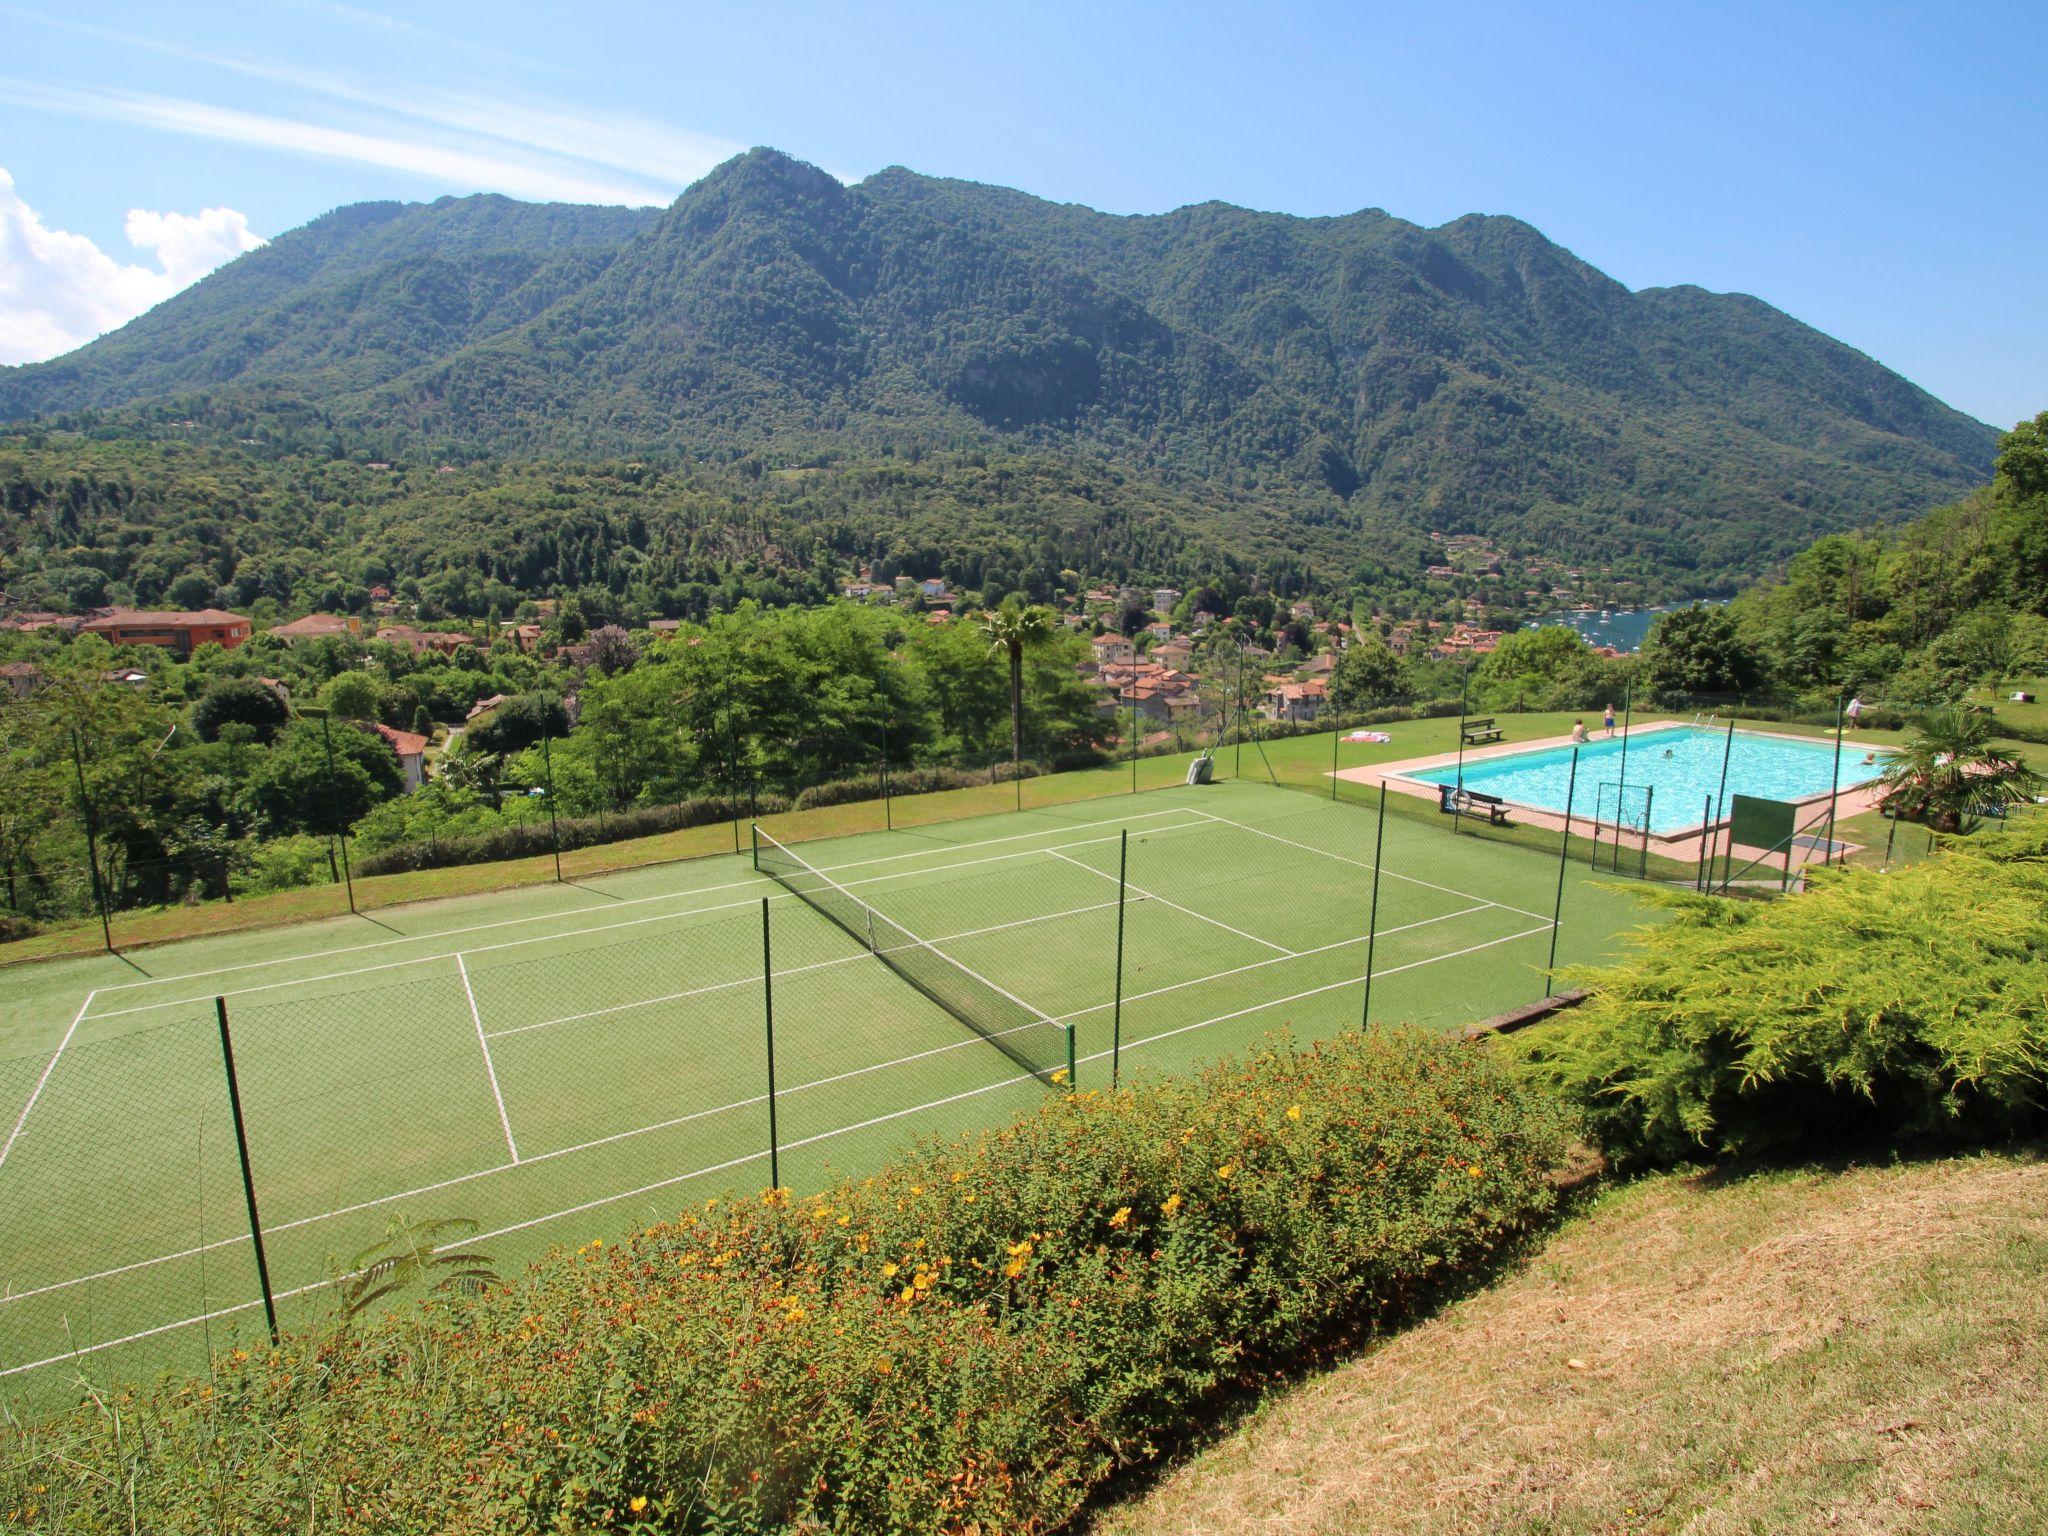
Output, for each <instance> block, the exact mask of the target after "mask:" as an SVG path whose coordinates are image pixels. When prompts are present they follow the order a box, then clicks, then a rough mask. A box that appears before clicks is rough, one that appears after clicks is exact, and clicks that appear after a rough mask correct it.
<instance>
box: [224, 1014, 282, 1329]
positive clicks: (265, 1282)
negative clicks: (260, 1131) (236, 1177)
mask: <svg viewBox="0 0 2048 1536" xmlns="http://www.w3.org/2000/svg"><path fill="white" fill-rule="evenodd" d="M213 1016H214V1018H215V1019H216V1020H217V1021H218V1022H219V1024H220V1059H221V1066H222V1067H223V1068H224V1069H225V1070H226V1072H227V1077H228V1113H229V1116H230V1118H232V1120H233V1121H234V1126H235V1151H236V1153H237V1155H238V1156H239V1157H240V1158H241V1161H242V1199H243V1201H244V1202H245V1203H246V1204H247V1206H248V1208H249V1241H250V1243H251V1244H253V1245H254V1247H255V1250H256V1283H257V1285H258V1286H259V1287H261V1289H262V1291H263V1320H264V1322H265V1323H267V1324H268V1325H269V1327H270V1343H271V1347H272V1348H273V1349H274V1348H276V1346H277V1342H278V1335H277V1298H276V1297H275V1296H274V1295H273V1294H272V1293H271V1289H270V1259H269V1257H268V1255H266V1254H265V1253H264V1251H263V1220H262V1218H261V1217H259V1216H258V1215H257V1214H256V1176H255V1174H254V1173H253V1172H251V1171H250V1168H249V1132H248V1129H247V1127H246V1126H244V1124H243V1123H242V1084H241V1079H240V1078H239V1077H238V1076H237V1075H236V1073H235V1043H234V1038H233V1036H232V1035H230V1034H229V1033H228V1000H227V999H226V998H224V997H215V998H214V1000H213Z"/></svg>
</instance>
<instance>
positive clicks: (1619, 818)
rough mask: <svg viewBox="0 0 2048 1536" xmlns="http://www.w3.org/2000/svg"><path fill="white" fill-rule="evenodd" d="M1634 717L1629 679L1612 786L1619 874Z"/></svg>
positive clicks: (1632, 683) (1633, 689)
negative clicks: (1616, 777) (1616, 778)
mask: <svg viewBox="0 0 2048 1536" xmlns="http://www.w3.org/2000/svg"><path fill="white" fill-rule="evenodd" d="M1635 717H1636V680H1635V679H1634V678H1630V679H1629V680H1628V687H1627V689H1626V690H1625V691H1624V692H1623V693H1622V696H1621V766H1620V768H1619V769H1618V770H1617V771H1618V772H1619V774H1620V776H1621V782H1619V783H1618V784H1616V785H1615V786H1614V869H1615V873H1617V874H1619V873H1620V872H1621V829H1622V827H1623V826H1625V825H1626V824H1627V820H1626V818H1627V816H1628V809H1627V807H1628V730H1629V726H1630V724H1631V723H1633V721H1634V720H1635Z"/></svg>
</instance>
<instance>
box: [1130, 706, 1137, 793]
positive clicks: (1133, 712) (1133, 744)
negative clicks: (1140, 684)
mask: <svg viewBox="0 0 2048 1536" xmlns="http://www.w3.org/2000/svg"><path fill="white" fill-rule="evenodd" d="M1137 792H1138V689H1137V685H1136V684H1133V685H1132V687H1131V793H1132V794H1134V795H1135V794H1136V793H1137Z"/></svg>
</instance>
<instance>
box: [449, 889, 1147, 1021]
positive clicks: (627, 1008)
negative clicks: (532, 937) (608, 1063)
mask: <svg viewBox="0 0 2048 1536" xmlns="http://www.w3.org/2000/svg"><path fill="white" fill-rule="evenodd" d="M1115 905H1116V903H1115V902H1113V901H1098V902H1096V903H1095V904H1094V905H1093V906H1090V907H1068V908H1066V909H1065V910H1063V911H1059V912H1041V913H1039V914H1038V915H1037V916H1035V917H1019V918H1014V919H1012V920H1011V921H1009V922H1007V923H991V924H990V925H989V926H988V927H986V928H969V929H967V930H965V931H964V932H961V933H949V934H944V935H942V936H941V937H939V938H936V939H933V940H932V943H934V944H952V943H956V942H957V941H959V940H961V939H979V938H983V937H985V936H986V935H988V934H991V933H1006V932H1008V931H1009V930H1010V929H1012V928H1028V927H1030V926H1031V925H1032V924H1034V923H1056V922H1059V921H1060V920H1062V919H1063V918H1069V917H1081V916H1084V915H1085V914H1087V913H1090V912H1102V911H1106V910H1107V909H1108V908H1110V907H1113V906H1115ZM869 958H871V956H870V955H869V954H868V953H867V952H865V951H863V952H861V953H859V954H852V955H835V956H833V958H831V959H830V960H813V961H811V962H810V963H808V964H806V965H792V966H790V967H788V968H787V969H785V970H780V971H776V972H775V973H774V974H773V976H772V978H771V979H773V980H776V981H780V980H782V979H783V978H784V977H785V976H801V975H803V974H805V973H806V972H808V971H823V970H829V969H831V968H832V967H833V966H838V965H857V964H859V963H860V962H861V961H863V960H866V959H869ZM760 982H761V978H760V977H758V976H737V977H734V978H733V979H732V980H731V981H714V982H708V983H706V984H705V985H704V986H701V987H688V988H685V989H684V990H683V991H681V992H668V993H664V994H663V995H662V996H660V997H642V998H636V999H635V1000H634V1001H632V1002H630V1003H614V1004H613V1005H612V1006H611V1007H609V1008H593V1009H591V1010H590V1011H589V1012H587V1013H565V1014H563V1015H562V1017H560V1018H559V1019H542V1020H541V1021H540V1022H539V1023H537V1024H515V1025H513V1026H512V1027H511V1028H510V1029H494V1030H491V1031H490V1032H489V1033H488V1034H487V1035H486V1036H485V1038H486V1039H489V1040H502V1039H504V1038H505V1037H506V1036H507V1035H524V1034H527V1033H530V1032H531V1031H533V1030H536V1029H553V1028H554V1027H555V1026H556V1025H557V1024H581V1023H583V1022H584V1021H585V1020H587V1019H602V1018H606V1017H609V1016H610V1015H612V1014H615V1013H631V1012H633V1010H634V1009H636V1008H651V1007H653V1006H654V1005H655V1004H657V1003H676V1002H681V1001H683V1000H684V999H686V998H692V997H703V996H705V995H706V994H707V993H711V992H729V991H731V990H732V989H733V988H734V987H753V986H758V985H760Z"/></svg>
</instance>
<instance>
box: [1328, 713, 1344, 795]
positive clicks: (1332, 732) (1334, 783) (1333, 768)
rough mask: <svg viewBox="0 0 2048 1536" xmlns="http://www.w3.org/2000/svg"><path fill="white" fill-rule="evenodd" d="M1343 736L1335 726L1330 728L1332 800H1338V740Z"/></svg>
mask: <svg viewBox="0 0 2048 1536" xmlns="http://www.w3.org/2000/svg"><path fill="white" fill-rule="evenodd" d="M1341 734H1342V732H1340V731H1339V730H1338V729H1337V727H1335V726H1334V725H1333V726H1331V727H1330V798H1331V799H1332V800H1334V799H1336V798H1337V738H1338V736H1340V735H1341Z"/></svg>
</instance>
